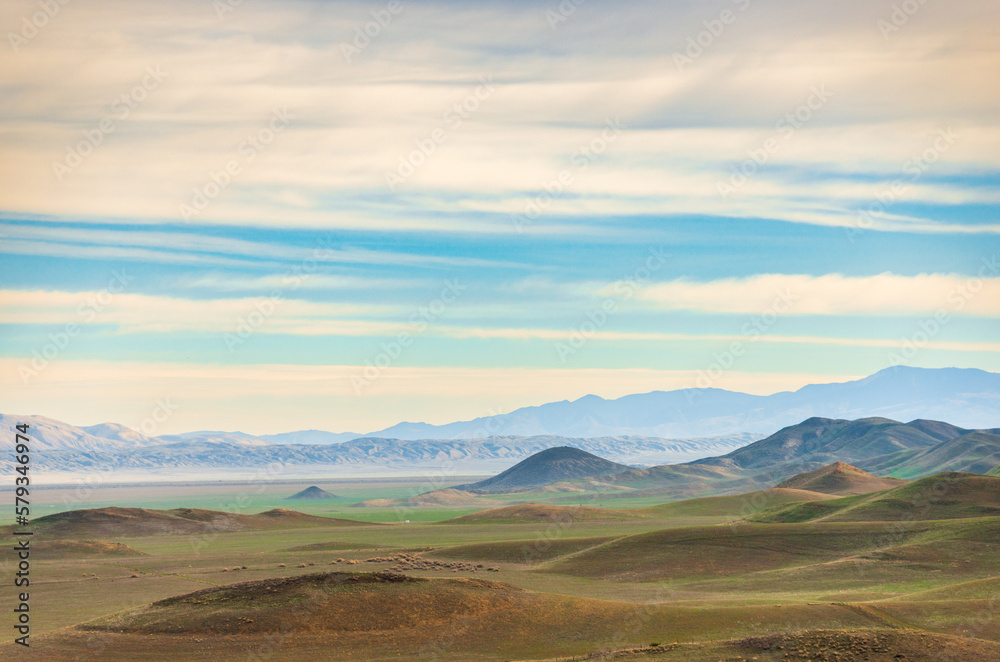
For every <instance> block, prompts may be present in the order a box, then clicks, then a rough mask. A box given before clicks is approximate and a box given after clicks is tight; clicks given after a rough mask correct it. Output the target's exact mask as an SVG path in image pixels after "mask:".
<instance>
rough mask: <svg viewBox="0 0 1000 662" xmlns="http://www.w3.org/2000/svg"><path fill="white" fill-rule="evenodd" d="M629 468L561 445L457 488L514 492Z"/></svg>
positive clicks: (469, 490)
mask: <svg viewBox="0 0 1000 662" xmlns="http://www.w3.org/2000/svg"><path fill="white" fill-rule="evenodd" d="M630 469H631V467H628V466H626V465H624V464H618V463H617V462H612V461H610V460H605V459H604V458H602V457H598V456H596V455H593V454H592V453H588V452H586V451H582V450H580V449H579V448H572V447H569V446H559V447H557V448H549V449H547V450H544V451H542V452H541V453H535V454H534V455H532V456H531V457H529V458H527V459H524V460H522V461H520V462H518V463H517V464H515V465H514V466H513V467H511V468H510V469H507V470H506V471H504V472H502V473H500V474H498V475H496V476H493V477H492V478H487V479H486V480H481V481H479V482H478V483H472V484H469V485H459V486H457V487H456V488H455V489H457V490H464V491H466V492H473V493H479V494H488V493H498V492H511V491H518V490H524V489H526V488H531V487H536V486H540V485H548V484H550V483H558V482H560V481H566V480H573V479H575V478H589V477H591V476H605V475H613V474H616V473H621V472H623V471H629V470H630Z"/></svg>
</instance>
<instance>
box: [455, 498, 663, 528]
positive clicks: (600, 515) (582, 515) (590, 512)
mask: <svg viewBox="0 0 1000 662" xmlns="http://www.w3.org/2000/svg"><path fill="white" fill-rule="evenodd" d="M641 519H649V517H648V515H646V514H644V513H642V512H638V511H632V510H611V509H609V508H590V507H588V506H546V505H542V504H538V503H526V504H521V505H517V506H504V507H503V508H492V509H490V510H484V511H481V512H478V513H472V514H471V515H463V516H462V517H456V518H454V519H449V520H445V521H443V522H438V523H439V524H483V523H491V524H531V523H536V522H548V523H553V524H569V523H572V522H587V521H596V520H611V521H622V520H641Z"/></svg>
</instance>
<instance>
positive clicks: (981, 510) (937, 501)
mask: <svg viewBox="0 0 1000 662" xmlns="http://www.w3.org/2000/svg"><path fill="white" fill-rule="evenodd" d="M994 515H1000V477H996V476H980V475H977V474H965V473H957V472H947V473H943V474H937V475H934V476H929V477H927V478H921V479H920V480H916V481H913V482H912V483H908V484H906V485H902V486H900V487H896V488H893V489H891V490H886V491H883V492H878V493H875V494H871V495H861V496H854V497H845V498H841V499H834V500H831V501H823V502H819V503H805V504H796V505H791V506H787V507H785V508H778V509H770V510H767V511H763V512H761V513H759V514H757V515H755V516H753V517H752V518H751V519H753V520H754V521H759V522H805V521H812V520H823V521H830V522H893V521H913V520H939V519H956V518H964V517H987V516H994Z"/></svg>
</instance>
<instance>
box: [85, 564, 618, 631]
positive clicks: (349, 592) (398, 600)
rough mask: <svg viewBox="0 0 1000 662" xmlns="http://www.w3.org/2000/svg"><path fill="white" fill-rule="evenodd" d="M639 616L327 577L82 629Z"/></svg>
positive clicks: (445, 586)
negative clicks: (567, 614)
mask: <svg viewBox="0 0 1000 662" xmlns="http://www.w3.org/2000/svg"><path fill="white" fill-rule="evenodd" d="M331 598H335V599H331ZM632 611H635V607H634V606H632V605H627V604H624V603H611V602H606V601H602V600H590V599H585V598H569V597H566V596H551V595H546V594H540V593H533V592H530V591H525V590H523V589H520V588H517V587H515V586H511V585H509V584H502V583H499V582H493V581H488V580H485V579H466V578H455V579H423V578H416V577H408V576H406V575H401V574H396V573H388V572H382V573H320V574H312V575H302V576H299V577H282V578H276V579H264V580H258V581H252V582H242V583H239V584H230V585H228V586H220V587H212V588H208V589H204V590H201V591H196V592H194V593H188V594H186V595H181V596H177V597H173V598H168V599H166V600H160V601H159V602H155V603H153V604H152V605H149V606H148V607H145V608H141V609H137V610H133V611H131V612H126V613H119V614H115V615H113V616H109V617H106V618H102V619H98V620H96V621H91V622H90V623H87V624H85V625H83V626H81V629H85V630H91V631H94V630H104V631H112V632H118V633H137V634H143V635H153V634H206V635H230V634H241V635H247V634H263V633H278V632H287V627H288V624H289V623H294V626H295V628H294V629H295V632H296V634H297V635H301V634H307V635H308V634H316V633H335V632H336V633H340V634H348V633H357V634H361V633H369V634H368V636H373V635H374V633H380V635H381V634H383V633H390V632H398V631H416V632H425V631H426V630H427V629H428V628H431V629H434V628H439V627H447V626H448V625H449V624H453V623H454V622H456V619H458V622H461V623H473V622H475V623H480V622H481V623H484V624H496V623H498V622H510V621H512V620H513V621H517V622H521V621H525V622H528V621H532V620H538V619H540V620H542V621H556V620H558V619H559V618H562V617H563V616H562V615H563V614H566V613H574V616H578V617H580V618H583V619H587V618H588V617H589V618H598V619H600V620H601V621H604V622H607V623H608V624H610V623H612V622H613V619H617V618H624V617H625V616H626V615H627V614H628V613H630V612H632ZM546 614H548V616H546ZM619 622H620V621H619ZM550 625H554V623H550ZM466 627H468V626H466ZM609 629H610V628H609ZM516 631H518V630H514V632H516ZM493 634H494V636H496V632H495V630H494V631H493Z"/></svg>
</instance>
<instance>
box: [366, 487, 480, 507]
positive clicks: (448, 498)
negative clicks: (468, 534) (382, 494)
mask: <svg viewBox="0 0 1000 662" xmlns="http://www.w3.org/2000/svg"><path fill="white" fill-rule="evenodd" d="M493 503H494V502H492V501H490V500H489V499H482V498H480V497H478V496H476V495H475V494H473V493H471V492H465V491H463V490H456V489H450V488H449V489H443V490H434V491H433V492H426V493H424V494H418V495H417V496H412V497H409V498H407V499H369V500H368V501H362V502H361V503H356V504H354V506H352V507H353V508H385V507H391V506H413V507H420V506H481V505H490V506H491V505H493Z"/></svg>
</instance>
